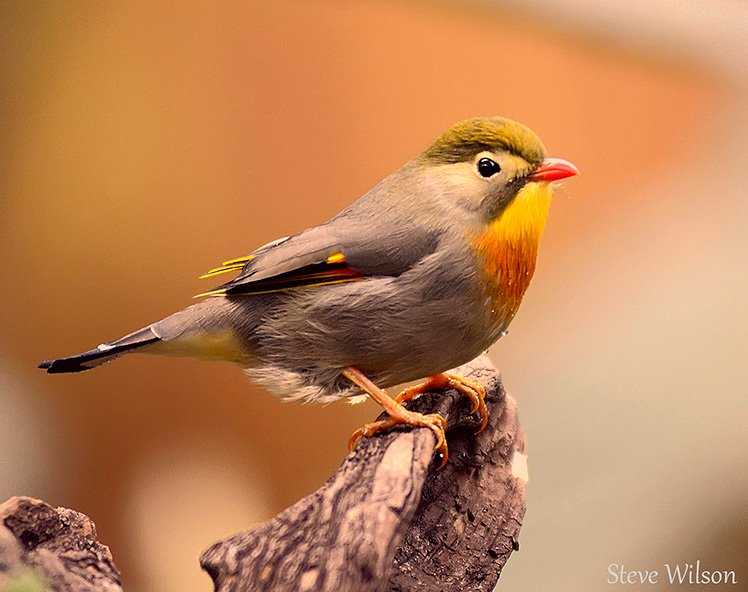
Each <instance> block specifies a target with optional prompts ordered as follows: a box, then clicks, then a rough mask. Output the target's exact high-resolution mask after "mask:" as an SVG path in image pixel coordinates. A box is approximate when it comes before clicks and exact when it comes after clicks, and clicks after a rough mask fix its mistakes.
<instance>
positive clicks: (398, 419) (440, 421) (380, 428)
mask: <svg viewBox="0 0 748 592" xmlns="http://www.w3.org/2000/svg"><path fill="white" fill-rule="evenodd" d="M398 407H400V410H398V411H397V412H396V415H390V417H388V418H386V419H382V420H379V421H374V422H372V423H367V424H364V425H363V426H361V427H360V428H358V429H357V430H356V431H355V432H353V434H351V438H350V440H348V449H349V450H353V449H354V448H355V447H356V444H358V442H359V440H361V438H371V437H372V436H376V435H377V434H381V433H382V432H387V431H389V430H391V429H392V428H395V427H397V426H401V425H409V426H412V427H418V428H429V429H430V430H431V431H432V432H433V433H434V436H436V445H435V447H434V450H435V451H436V453H437V454H438V455H439V456H441V459H442V461H441V466H444V465H445V464H447V459H448V458H449V450H448V448H447V437H446V434H445V430H446V429H447V420H446V419H444V417H442V416H441V415H439V414H438V413H429V414H428V415H426V414H423V413H417V412H415V411H408V410H407V409H406V408H405V407H403V406H402V405H399V406H398ZM389 412H390V411H388V413H389Z"/></svg>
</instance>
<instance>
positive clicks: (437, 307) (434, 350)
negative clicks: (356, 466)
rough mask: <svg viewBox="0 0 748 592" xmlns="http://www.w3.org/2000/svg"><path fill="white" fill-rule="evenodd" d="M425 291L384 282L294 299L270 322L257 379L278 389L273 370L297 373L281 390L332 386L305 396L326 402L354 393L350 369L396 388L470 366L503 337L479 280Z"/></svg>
mask: <svg viewBox="0 0 748 592" xmlns="http://www.w3.org/2000/svg"><path fill="white" fill-rule="evenodd" d="M365 284H368V285H365ZM423 289H424V288H423V286H421V285H419V286H418V287H413V286H412V285H409V284H405V285H403V284H398V283H397V282H395V281H393V280H392V279H391V278H387V279H385V278H379V279H375V280H367V281H365V282H358V283H356V284H349V285H340V286H336V287H329V288H322V289H319V290H320V291H319V292H318V293H313V292H312V290H314V289H309V290H308V291H307V293H306V294H303V295H295V296H293V297H289V298H287V299H286V300H285V301H283V302H280V303H279V304H278V306H275V307H273V310H272V311H271V313H270V315H269V316H268V317H266V319H267V321H266V322H265V323H263V324H262V326H261V329H260V330H259V333H260V335H259V339H258V341H257V344H258V349H257V353H258V355H257V359H258V364H257V367H256V368H255V369H252V370H250V374H251V375H252V376H253V378H255V380H258V377H259V375H260V374H262V377H259V380H260V381H261V382H263V383H264V384H267V385H268V386H269V387H270V388H271V389H272V385H270V384H269V381H270V382H272V380H273V378H272V376H273V372H275V374H276V375H277V376H281V374H283V373H284V372H291V373H293V376H291V375H288V374H283V376H284V378H283V380H282V381H280V382H283V383H284V386H283V387H282V388H279V389H277V392H282V394H291V393H289V391H291V390H292V385H293V383H297V386H296V387H294V388H296V390H303V389H299V387H298V383H299V382H303V383H305V384H306V385H310V384H314V385H324V387H325V388H324V391H323V393H322V394H321V395H316V396H314V397H309V396H307V395H304V398H307V399H309V398H311V399H317V400H325V399H323V398H320V397H321V396H324V397H326V396H328V395H329V396H332V394H333V393H334V392H336V391H341V390H343V389H345V388H347V387H348V385H347V383H345V379H342V382H341V377H340V371H341V369H343V368H345V367H347V366H355V367H357V368H359V369H360V370H361V371H363V372H364V373H366V374H367V375H368V376H369V377H370V378H371V379H372V380H373V381H374V382H375V383H376V384H378V385H379V386H381V387H389V386H394V385H396V384H401V383H403V382H407V381H411V380H417V379H419V378H423V377H426V376H429V375H432V374H437V373H439V372H443V371H445V370H449V369H450V368H453V367H455V366H459V365H460V364H463V363H465V362H468V361H470V360H471V359H473V358H474V357H476V356H477V355H479V354H480V353H482V352H483V351H484V350H485V349H486V348H487V347H488V346H489V345H490V343H491V340H492V339H495V337H493V338H492V336H491V333H492V327H491V326H490V322H489V321H488V319H487V318H486V315H485V314H484V311H483V310H482V306H481V300H482V298H483V297H482V295H481V294H480V291H479V290H478V289H477V287H476V286H475V285H474V281H473V280H472V279H471V278H467V279H464V278H460V279H459V280H456V281H455V282H453V283H449V284H448V285H443V286H441V285H440V287H439V288H438V289H437V290H435V291H431V292H429V293H428V294H424V293H423ZM322 290H325V292H326V294H324V293H323V292H322ZM257 368H260V370H258V369H257ZM262 368H265V369H269V368H273V369H274V370H273V371H270V370H267V371H265V370H262ZM306 392H307V393H309V392H311V391H308V390H307V391H306ZM355 393H356V391H351V393H350V394H355ZM292 396H293V395H292Z"/></svg>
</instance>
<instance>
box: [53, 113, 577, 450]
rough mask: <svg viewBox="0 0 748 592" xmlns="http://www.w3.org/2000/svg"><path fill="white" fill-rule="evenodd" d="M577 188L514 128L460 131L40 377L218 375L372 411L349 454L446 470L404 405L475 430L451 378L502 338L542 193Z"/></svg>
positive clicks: (473, 125) (463, 387) (441, 423)
mask: <svg viewBox="0 0 748 592" xmlns="http://www.w3.org/2000/svg"><path fill="white" fill-rule="evenodd" d="M578 172H579V171H578V169H577V168H576V167H575V166H574V165H573V164H572V163H571V162H569V161H567V160H563V159H560V158H549V157H547V156H546V150H545V147H544V145H543V143H542V142H541V140H540V139H539V138H538V136H537V135H536V134H535V133H534V132H533V131H532V130H530V129H529V128H528V127H526V126H525V125H523V124H521V123H519V122H516V121H514V120H511V119H508V118H504V117H498V116H492V117H474V118H471V119H466V120H463V121H459V122H457V123H456V124H454V125H453V126H451V127H450V128H449V129H447V130H446V131H445V132H444V133H442V134H441V135H440V136H438V137H437V138H436V140H435V141H434V142H433V143H432V144H431V145H430V146H428V147H427V148H426V150H424V151H423V152H422V153H421V154H419V155H418V156H416V157H415V158H413V159H412V160H410V161H408V162H406V163H405V164H404V165H403V166H402V167H401V168H399V169H398V170H396V171H395V172H393V173H391V174H390V175H389V176H387V177H385V178H384V179H382V180H381V181H379V182H378V183H377V184H376V185H374V187H373V188H372V189H370V190H369V191H368V192H366V193H365V194H364V195H363V196H361V197H360V198H359V199H357V200H356V201H355V202H353V203H352V204H351V205H349V206H348V207H346V208H345V209H343V210H342V211H341V212H339V213H338V214H337V215H335V216H334V217H332V218H331V219H329V220H328V221H327V222H324V223H322V224H320V225H318V226H313V227H310V228H308V229H306V230H303V231H301V232H298V233H297V234H294V235H292V236H287V237H283V238H280V239H278V240H275V241H272V242H270V243H268V244H265V245H263V246H260V247H259V248H257V249H255V250H254V251H251V252H249V253H248V254H246V255H243V256H240V257H237V258H234V259H229V260H226V261H223V262H222V263H221V264H220V265H218V266H217V267H215V268H213V269H211V270H209V271H208V272H206V273H205V274H203V275H202V276H200V277H201V278H203V279H213V278H217V277H219V276H224V274H234V277H233V279H230V280H229V281H227V282H225V283H223V284H222V285H219V286H218V287H216V288H213V289H210V290H208V291H206V292H203V293H201V294H198V295H197V296H196V298H198V299H199V300H198V302H196V303H195V304H193V305H191V306H188V307H187V308H184V309H182V310H180V311H178V312H176V313H174V314H172V315H170V316H167V317H166V318H164V319H162V320H159V321H157V322H155V323H152V324H150V325H147V326H146V327H144V328H142V329H139V330H137V331H134V332H132V333H129V334H127V335H125V336H124V337H121V338H119V339H116V340H114V341H108V342H104V343H101V344H100V345H98V346H97V347H95V348H93V349H91V350H88V351H85V352H83V353H80V354H77V355H73V356H69V357H62V358H58V359H53V360H46V361H43V362H41V363H40V364H39V367H40V368H42V369H44V370H46V371H47V372H48V373H51V374H56V373H68V372H81V371H84V370H89V369H91V368H94V367H97V366H99V365H101V364H103V363H105V362H109V361H111V360H113V359H115V358H118V357H120V356H122V355H124V354H129V353H133V352H138V353H148V354H163V355H177V356H191V357H197V358H202V359H208V360H223V361H230V362H234V363H236V364H238V365H240V366H241V367H242V368H244V370H245V372H246V374H247V375H248V376H249V378H250V380H252V381H254V382H255V383H258V384H260V385H262V386H263V387H265V388H267V389H268V390H269V391H271V392H272V393H274V394H276V395H278V396H280V397H281V398H283V399H286V400H293V401H303V402H317V403H327V402H331V401H335V400H338V399H348V400H351V401H355V400H360V399H365V398H367V397H370V398H371V399H373V400H375V401H376V402H377V403H379V404H380V405H381V406H382V408H383V409H384V411H385V412H386V417H385V419H382V420H379V421H375V422H371V423H367V424H365V425H363V426H362V427H360V428H359V429H358V430H356V431H355V432H354V433H353V435H352V436H351V439H350V441H349V446H350V448H351V449H353V448H354V447H355V445H356V443H357V442H358V441H359V440H360V439H361V438H364V437H372V436H374V435H376V434H379V433H381V432H386V431H389V430H391V429H393V428H395V427H397V426H412V427H414V428H415V427H425V428H428V429H430V430H431V431H432V432H433V434H434V436H435V438H436V444H435V451H436V453H437V455H438V456H440V457H441V458H442V463H445V462H446V461H447V458H448V447H447V441H446V437H445V429H446V422H445V420H444V418H443V417H442V416H440V415H439V414H422V413H417V412H415V411H411V410H409V409H408V408H407V407H406V405H405V404H406V403H407V402H408V401H409V400H411V399H413V398H414V397H417V396H419V395H421V394H423V393H426V392H429V391H431V390H434V389H442V388H454V389H455V390H457V391H458V392H459V393H461V394H462V395H464V396H466V397H468V398H469V399H470V401H471V410H472V412H473V413H476V414H478V416H479V427H478V431H481V430H483V429H485V427H486V425H487V421H488V410H487V406H486V403H485V396H486V392H485V389H484V388H483V387H482V385H480V384H477V383H475V382H473V381H471V380H469V379H467V378H465V377H462V376H458V375H455V374H453V373H450V372H449V369H450V368H454V367H456V366H459V365H461V364H464V363H466V362H468V361H470V360H472V359H473V358H475V357H476V356H478V355H479V354H481V353H482V352H484V351H485V350H487V349H488V348H489V347H490V346H491V345H492V344H493V343H495V342H496V341H497V340H498V339H500V338H501V337H502V336H504V335H505V334H506V332H507V328H508V327H509V324H510V323H511V321H512V319H513V318H514V316H515V315H516V313H517V311H518V309H519V306H520V303H521V301H522V298H523V296H524V294H525V291H526V290H527V288H528V286H529V283H530V280H531V279H532V276H533V273H534V271H535V267H536V261H537V256H538V247H539V243H540V239H541V236H542V234H543V230H544V228H545V225H546V220H547V217H548V213H549V209H550V205H551V198H552V195H553V190H554V188H555V187H556V185H557V184H558V182H559V181H562V180H564V179H567V178H569V177H573V176H574V175H577V174H578ZM224 277H226V276H224ZM445 338H448V339H449V346H445V345H444V340H445ZM418 380H422V382H421V383H420V384H417V385H415V386H411V387H408V388H404V389H403V390H401V391H400V392H399V394H397V395H395V396H391V395H390V394H389V393H388V392H387V390H386V389H388V388H391V387H396V386H399V385H403V384H407V383H412V382H414V381H418Z"/></svg>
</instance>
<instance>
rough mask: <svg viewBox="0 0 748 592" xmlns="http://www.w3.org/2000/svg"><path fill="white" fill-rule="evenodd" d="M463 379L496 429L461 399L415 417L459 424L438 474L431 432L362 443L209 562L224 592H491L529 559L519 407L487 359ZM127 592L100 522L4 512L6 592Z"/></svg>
mask: <svg viewBox="0 0 748 592" xmlns="http://www.w3.org/2000/svg"><path fill="white" fill-rule="evenodd" d="M455 372H456V373H458V374H461V375H463V376H466V377H469V378H472V379H473V380H477V381H479V382H481V383H483V384H484V385H485V386H486V387H487V390H488V398H487V402H488V408H489V413H490V419H489V424H488V428H487V429H486V430H485V431H484V432H482V433H481V434H479V435H477V436H476V435H475V434H474V430H475V428H476V426H477V422H476V418H475V417H474V416H473V415H471V413H470V409H469V403H468V401H467V400H466V399H465V398H464V397H461V396H459V395H458V394H457V393H456V392H455V391H446V392H439V393H427V394H426V395H423V396H421V397H420V398H418V399H416V400H415V401H412V402H411V404H410V407H411V408H412V409H415V410H417V411H421V412H424V413H434V412H437V413H441V414H442V415H444V417H445V418H446V419H447V421H448V423H449V428H448V440H449V448H450V462H449V464H448V465H447V466H446V467H445V468H443V469H439V468H438V465H439V462H438V460H437V461H436V462H432V461H433V460H434V459H433V458H432V457H433V454H434V443H435V442H434V436H433V434H432V432H431V431H430V430H428V429H416V430H410V429H404V430H398V431H395V432H391V433H388V434H383V435H381V436H377V437H374V438H368V439H363V440H362V441H361V442H360V444H359V445H358V447H357V449H356V450H355V451H354V452H353V453H352V454H350V455H348V457H347V458H346V459H345V461H344V462H343V464H342V465H341V467H340V468H339V469H338V471H337V472H336V473H335V474H334V475H333V476H332V477H330V479H328V481H327V482H326V483H325V484H324V485H323V486H322V487H320V489H318V490H317V491H315V492H314V493H312V494H311V495H308V496H307V497H305V498H304V499H302V500H300V501H299V502H297V503H296V504H294V505H293V506H291V507H290V508H288V509H287V510H285V511H284V512H282V513H281V514H279V515H278V516H276V517H275V518H273V519H272V520H270V521H268V522H265V523H263V524H261V525H259V526H257V527H256V528H253V529H252V530H249V531H246V532H242V533H239V534H237V535H234V536H232V537H230V538H228V539H226V540H223V541H220V542H218V543H216V544H214V545H213V546H212V547H211V548H210V549H208V550H207V551H205V552H204V553H203V555H202V557H201V564H202V566H203V568H204V569H205V570H206V571H207V572H208V573H209V574H210V576H211V577H212V578H213V581H214V583H215V589H216V591H217V592H265V591H271V590H272V591H273V592H285V591H289V592H290V591H294V592H296V591H307V592H311V591H314V592H317V591H320V592H323V591H330V592H333V591H335V592H340V591H342V592H348V591H354V590H355V591H356V592H383V591H388V592H405V591H408V592H437V591H439V592H441V591H442V590H457V591H463V592H468V591H470V592H474V591H476V592H488V591H490V590H493V588H494V586H495V584H496V581H497V580H498V578H499V575H500V574H501V570H502V568H503V567H504V564H505V563H506V561H507V560H508V559H509V556H510V555H511V553H512V551H513V550H517V549H518V545H517V537H518V535H519V529H520V527H521V523H522V518H523V516H524V512H525V483H526V480H527V474H526V457H525V442H524V435H523V434H522V429H521V428H520V426H519V422H518V419H517V410H516V405H515V403H514V400H513V399H512V398H511V397H508V396H507V395H506V393H505V392H504V389H503V387H502V385H501V380H500V378H499V375H498V373H497V372H496V370H495V369H494V368H493V367H492V366H491V364H490V362H488V360H487V358H485V357H481V358H478V359H477V360H474V361H473V362H471V363H470V364H467V365H465V366H462V367H460V368H457V369H456V370H455ZM11 589H12V590H13V591H20V590H23V591H28V592H41V591H42V590H50V591H54V592H94V591H96V592H102V591H103V592H122V586H121V578H120V574H119V572H118V571H117V568H116V567H115V566H114V563H113V561H112V556H111V553H110V552H109V549H108V548H107V547H106V546H104V545H102V544H101V543H99V542H98V541H97V540H96V530H95V527H94V525H93V523H92V522H91V520H90V519H89V518H88V517H86V516H84V515H83V514H79V513H77V512H74V511H72V510H67V509H65V508H53V507H51V506H50V505H48V504H46V503H45V502H42V501H39V500H35V499H32V498H20V497H19V498H11V499H10V500H8V501H7V502H5V503H4V504H2V505H0V592H6V591H7V590H11Z"/></svg>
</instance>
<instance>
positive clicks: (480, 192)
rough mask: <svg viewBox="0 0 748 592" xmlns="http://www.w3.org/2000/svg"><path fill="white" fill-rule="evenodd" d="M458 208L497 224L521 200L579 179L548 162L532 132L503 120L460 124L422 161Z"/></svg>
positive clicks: (568, 168)
mask: <svg viewBox="0 0 748 592" xmlns="http://www.w3.org/2000/svg"><path fill="white" fill-rule="evenodd" d="M418 163H419V164H420V165H422V166H423V167H425V168H426V169H427V170H428V171H429V174H430V175H434V176H435V177H436V178H438V179H439V183H440V184H442V185H444V186H445V187H446V189H447V191H448V192H449V194H451V195H452V196H453V197H454V198H455V199H457V200H458V202H459V204H460V205H461V206H463V207H465V208H467V209H469V210H474V211H478V212H480V213H481V214H483V216H484V220H485V221H486V222H489V221H492V220H495V219H496V218H497V217H499V216H500V215H501V214H502V212H503V211H504V210H505V209H506V208H507V207H508V206H509V205H510V204H511V203H512V201H513V200H514V199H515V198H517V197H518V196H519V195H521V194H525V196H527V195H529V194H538V195H541V194H542V195H543V196H547V197H548V198H550V193H551V188H550V184H551V183H554V182H556V181H560V180H562V179H565V178H567V177H572V176H574V175H576V174H577V173H578V171H577V169H576V167H575V166H574V165H573V164H571V163H570V162H568V161H566V160H562V159H559V158H546V156H545V147H544V146H543V143H542V142H541V141H540V138H538V137H537V136H536V135H535V133H533V131H532V130H530V129H529V128H527V127H525V126H524V125H522V124H520V123H517V122H516V121H512V120H511V119H506V118H503V117H476V118H473V119H467V120H465V121H461V122H459V123H456V124H455V125H453V126H452V127H451V128H449V129H448V130H447V131H446V132H444V134H442V135H441V136H440V137H439V138H437V139H436V141H435V142H434V143H433V144H432V145H431V146H430V147H429V148H428V149H427V150H426V151H425V152H424V153H423V154H421V156H420V157H419V158H418Z"/></svg>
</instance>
